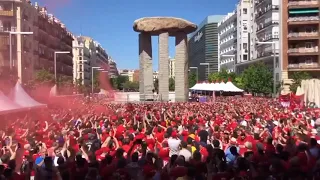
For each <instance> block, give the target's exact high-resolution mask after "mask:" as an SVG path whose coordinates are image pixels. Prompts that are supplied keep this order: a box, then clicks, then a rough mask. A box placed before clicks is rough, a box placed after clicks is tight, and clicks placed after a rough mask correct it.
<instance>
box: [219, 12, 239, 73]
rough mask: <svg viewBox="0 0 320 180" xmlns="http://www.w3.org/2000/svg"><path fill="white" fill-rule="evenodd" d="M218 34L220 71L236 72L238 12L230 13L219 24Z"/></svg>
mask: <svg viewBox="0 0 320 180" xmlns="http://www.w3.org/2000/svg"><path fill="white" fill-rule="evenodd" d="M218 32H219V33H218V34H219V46H218V47H219V56H218V58H219V60H218V61H219V71H220V70H221V69H226V70H227V71H228V72H234V71H235V61H236V58H237V11H233V12H231V13H228V15H227V16H225V17H224V18H223V19H222V21H220V22H219V23H218Z"/></svg>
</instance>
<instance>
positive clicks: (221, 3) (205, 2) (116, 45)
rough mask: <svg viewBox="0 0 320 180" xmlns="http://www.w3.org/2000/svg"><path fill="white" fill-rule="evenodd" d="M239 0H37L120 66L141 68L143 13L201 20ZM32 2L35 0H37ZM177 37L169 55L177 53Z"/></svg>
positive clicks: (225, 10)
mask: <svg viewBox="0 0 320 180" xmlns="http://www.w3.org/2000/svg"><path fill="white" fill-rule="evenodd" d="M237 1H238V0H37V2H38V3H39V4H40V5H41V6H46V7H47V10H48V12H49V13H52V14H54V16H56V17H57V18H59V19H60V20H61V21H62V22H63V23H64V24H65V25H66V26H67V29H68V30H69V31H71V32H72V33H73V34H75V35H80V34H81V35H84V36H90V37H92V38H93V39H94V40H96V41H98V42H99V43H100V44H101V45H102V46H103V48H104V49H105V50H106V51H107V53H108V54H109V55H111V57H112V58H113V59H114V60H115V61H116V62H117V66H118V69H138V68H139V54H138V48H139V45H138V33H137V32H134V31H133V28H132V26H133V22H134V21H135V20H136V19H139V18H141V17H148V16H173V17H179V18H184V19H186V20H188V21H191V22H193V23H195V24H200V23H201V22H202V21H203V20H204V19H205V18H206V17H207V16H208V15H226V14H227V13H228V12H231V11H233V10H234V9H235V4H236V2H237ZM32 2H35V1H34V0H33V1H32ZM152 48H153V49H152V56H153V69H154V70H157V69H158V38H157V37H156V36H154V37H152ZM174 54H175V45H174V38H173V37H170V39H169V55H170V56H171V57H174Z"/></svg>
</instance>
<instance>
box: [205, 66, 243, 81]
mask: <svg viewBox="0 0 320 180" xmlns="http://www.w3.org/2000/svg"><path fill="white" fill-rule="evenodd" d="M236 77H237V75H236V74H235V73H234V72H230V73H229V72H228V71H227V69H221V70H220V71H219V72H214V73H211V74H210V75H209V78H208V80H209V82H216V81H223V82H228V80H229V79H231V80H234V79H235V78H236Z"/></svg>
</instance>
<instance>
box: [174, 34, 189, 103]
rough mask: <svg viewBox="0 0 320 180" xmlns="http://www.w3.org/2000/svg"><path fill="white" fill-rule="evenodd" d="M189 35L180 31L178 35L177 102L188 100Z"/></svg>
mask: <svg viewBox="0 0 320 180" xmlns="http://www.w3.org/2000/svg"><path fill="white" fill-rule="evenodd" d="M187 42H188V40H187V35H186V34H185V33H178V34H177V35H176V57H175V59H176V64H177V66H176V69H175V71H176V72H175V92H176V97H175V99H176V102H186V101H187V100H188V92H189V91H188V51H187Z"/></svg>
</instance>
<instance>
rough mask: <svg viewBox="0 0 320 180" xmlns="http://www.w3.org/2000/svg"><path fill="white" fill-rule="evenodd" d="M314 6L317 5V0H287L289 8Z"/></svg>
mask: <svg viewBox="0 0 320 180" xmlns="http://www.w3.org/2000/svg"><path fill="white" fill-rule="evenodd" d="M313 7H314V8H316V7H319V1H317V0H311V1H307V0H301V1H289V2H288V8H289V9H300V8H313Z"/></svg>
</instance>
